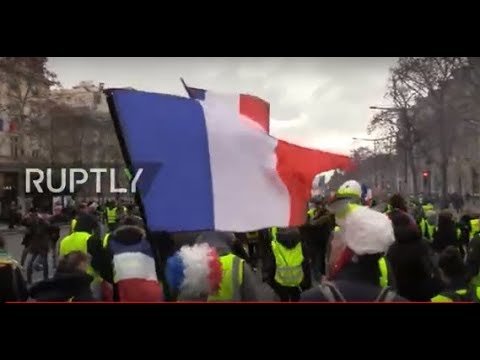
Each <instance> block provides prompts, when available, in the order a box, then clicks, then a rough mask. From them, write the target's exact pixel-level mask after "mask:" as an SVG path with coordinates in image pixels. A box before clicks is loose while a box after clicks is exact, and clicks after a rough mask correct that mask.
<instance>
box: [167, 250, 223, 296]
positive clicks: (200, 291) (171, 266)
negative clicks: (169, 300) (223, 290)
mask: <svg viewBox="0 0 480 360" xmlns="http://www.w3.org/2000/svg"><path fill="white" fill-rule="evenodd" d="M165 277H166V280H167V284H168V286H169V287H170V289H171V290H173V291H175V292H177V293H178V295H179V298H181V299H182V300H197V299H201V298H204V297H208V296H209V295H213V294H215V293H216V292H217V291H218V289H219V288H220V282H221V281H222V264H221V262H220V260H219V257H218V253H217V251H216V250H215V249H214V248H212V247H210V246H209V245H208V244H196V245H193V246H183V247H182V248H181V249H180V250H179V251H177V252H176V253H175V255H174V256H172V257H170V258H169V259H168V260H167V266H166V271H165Z"/></svg>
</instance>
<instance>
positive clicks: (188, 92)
mask: <svg viewBox="0 0 480 360" xmlns="http://www.w3.org/2000/svg"><path fill="white" fill-rule="evenodd" d="M180 81H181V82H182V85H183V87H184V88H185V91H186V92H187V94H188V97H189V98H191V99H193V96H192V93H191V92H190V89H189V88H188V86H187V84H186V83H185V81H184V80H183V78H180Z"/></svg>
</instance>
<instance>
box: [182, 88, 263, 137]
mask: <svg viewBox="0 0 480 360" xmlns="http://www.w3.org/2000/svg"><path fill="white" fill-rule="evenodd" d="M180 80H181V81H182V84H183V86H184V87H185V90H186V91H187V94H188V96H190V98H191V99H195V100H200V101H204V100H205V98H206V96H207V92H208V90H204V89H199V88H194V87H191V86H187V84H186V83H185V81H184V80H183V79H180ZM238 111H239V113H240V116H242V117H244V119H248V120H250V121H253V122H255V123H256V124H258V125H259V127H260V129H262V130H263V131H265V132H266V133H267V134H268V133H270V104H269V103H268V102H267V101H265V100H263V99H261V98H259V97H256V96H252V95H246V94H240V96H239V101H238Z"/></svg>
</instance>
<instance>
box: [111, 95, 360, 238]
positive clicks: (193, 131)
mask: <svg viewBox="0 0 480 360" xmlns="http://www.w3.org/2000/svg"><path fill="white" fill-rule="evenodd" d="M240 98H241V96H239V95H238V94H237V95H225V94H215V93H212V92H210V91H209V92H207V93H206V97H205V99H204V100H203V101H197V100H193V99H188V98H182V97H178V96H171V95H163V94H154V93H147V92H140V91H134V90H121V89H119V90H111V91H110V92H109V93H108V101H109V105H110V110H111V112H112V117H113V118H114V120H115V121H116V122H117V129H118V131H119V132H120V134H119V135H120V136H121V143H123V146H124V153H125V152H126V153H127V154H128V159H127V161H129V163H130V165H131V168H132V169H133V171H137V170H138V168H140V167H143V168H145V167H152V168H157V169H158V171H157V172H156V173H155V174H154V176H153V178H152V179H150V181H149V182H148V183H149V184H151V185H150V186H148V187H147V186H145V185H144V184H142V179H140V180H139V184H138V188H139V192H140V197H141V200H142V203H143V208H144V213H145V218H146V222H147V225H148V227H149V229H150V230H151V231H162V230H163V231H169V232H176V231H199V230H212V229H216V230H224V231H238V232H244V231H254V230H258V229H262V228H267V227H272V226H281V227H287V226H298V225H301V224H303V223H304V222H305V210H306V204H307V202H308V199H309V197H310V187H311V184H312V180H313V177H314V176H315V175H316V174H318V173H320V172H323V171H327V170H331V169H336V168H340V169H346V168H348V167H349V166H350V159H349V158H348V157H347V156H343V155H337V154H331V153H327V152H323V151H318V150H313V149H307V148H303V147H299V146H296V145H292V144H289V143H287V142H285V141H280V140H277V139H275V138H273V137H271V136H270V135H268V134H266V133H265V132H264V131H258V127H257V126H256V125H254V124H252V122H251V121H245V119H244V118H243V117H242V116H241V114H240V113H239V102H240ZM147 170H148V169H144V173H145V172H148V171H147Z"/></svg>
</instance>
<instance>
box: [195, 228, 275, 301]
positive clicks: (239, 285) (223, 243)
mask: <svg viewBox="0 0 480 360" xmlns="http://www.w3.org/2000/svg"><path fill="white" fill-rule="evenodd" d="M234 242H235V235H234V234H233V233H229V232H220V231H208V232H204V233H202V234H200V235H199V236H198V238H197V239H196V244H198V245H201V244H208V245H209V246H210V247H212V248H214V249H215V250H216V252H217V253H218V256H219V259H220V262H221V264H222V279H221V282H220V288H219V290H218V291H217V292H216V293H214V294H211V295H210V296H209V297H208V299H207V301H209V302H227V301H233V302H250V301H251V302H255V301H273V300H275V294H274V292H273V290H272V289H270V288H269V287H268V286H267V285H266V284H264V283H262V282H261V280H260V278H259V277H258V276H257V275H256V274H255V273H254V271H253V270H252V268H251V267H250V265H249V264H247V263H246V262H245V260H243V259H242V258H240V257H238V256H236V255H234V254H233V252H232V245H233V244H234Z"/></svg>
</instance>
